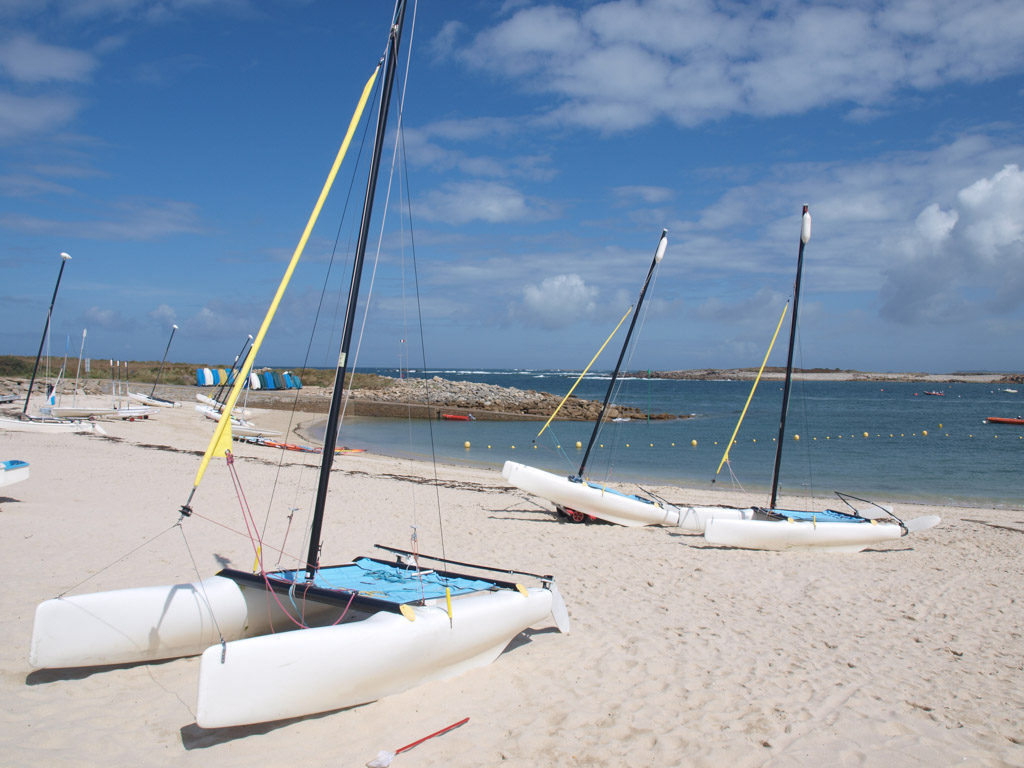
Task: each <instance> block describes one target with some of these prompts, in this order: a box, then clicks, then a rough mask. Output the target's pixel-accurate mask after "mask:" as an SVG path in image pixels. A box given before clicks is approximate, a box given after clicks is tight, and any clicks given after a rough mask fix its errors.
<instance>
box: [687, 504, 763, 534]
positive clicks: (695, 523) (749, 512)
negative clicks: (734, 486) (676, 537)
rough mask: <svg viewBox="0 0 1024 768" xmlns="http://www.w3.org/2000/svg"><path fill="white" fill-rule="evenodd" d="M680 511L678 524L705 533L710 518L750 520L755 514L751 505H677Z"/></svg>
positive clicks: (689, 529) (688, 529) (695, 531)
mask: <svg viewBox="0 0 1024 768" xmlns="http://www.w3.org/2000/svg"><path fill="white" fill-rule="evenodd" d="M676 509H677V510H678V511H679V522H678V523H677V525H678V526H679V527H680V528H682V529H684V530H687V531H693V532H694V533H704V529H705V528H706V527H707V524H708V521H709V520H749V519H750V518H751V517H753V516H754V510H753V509H752V508H751V507H747V508H745V509H739V508H737V507H676Z"/></svg>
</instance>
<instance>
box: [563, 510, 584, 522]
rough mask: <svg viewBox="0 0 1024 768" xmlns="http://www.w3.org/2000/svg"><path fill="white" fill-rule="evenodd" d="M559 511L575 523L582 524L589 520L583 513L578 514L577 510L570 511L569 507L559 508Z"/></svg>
mask: <svg viewBox="0 0 1024 768" xmlns="http://www.w3.org/2000/svg"><path fill="white" fill-rule="evenodd" d="M558 511H559V512H561V513H562V514H563V515H565V516H566V517H568V518H569V519H570V520H572V521H573V522H574V523H582V522H584V521H585V520H586V519H587V516H586V515H585V514H584V513H583V512H578V511H577V510H575V509H570V508H569V507H559V508H558Z"/></svg>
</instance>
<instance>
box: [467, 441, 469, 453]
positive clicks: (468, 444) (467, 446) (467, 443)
mask: <svg viewBox="0 0 1024 768" xmlns="http://www.w3.org/2000/svg"><path fill="white" fill-rule="evenodd" d="M466 450H467V451H468V450H469V440H467V441H466Z"/></svg>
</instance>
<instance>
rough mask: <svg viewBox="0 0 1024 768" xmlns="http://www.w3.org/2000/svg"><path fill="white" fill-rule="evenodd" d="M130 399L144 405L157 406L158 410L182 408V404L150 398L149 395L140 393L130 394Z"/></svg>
mask: <svg viewBox="0 0 1024 768" xmlns="http://www.w3.org/2000/svg"><path fill="white" fill-rule="evenodd" d="M128 397H129V398H130V399H131V400H134V401H135V402H137V403H142V404H143V405H152V406H155V407H157V408H180V407H181V403H178V402H175V401H173V400H163V399H161V398H159V397H150V396H149V395H144V394H142V393H140V392H129V393H128Z"/></svg>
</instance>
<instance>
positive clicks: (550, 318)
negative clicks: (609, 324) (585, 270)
mask: <svg viewBox="0 0 1024 768" xmlns="http://www.w3.org/2000/svg"><path fill="white" fill-rule="evenodd" d="M597 294H598V290H597V288H595V287H592V286H589V285H587V284H586V283H585V282H584V280H583V278H582V277H580V276H579V275H557V276H555V277H548V278H545V279H544V280H543V281H541V282H540V283H539V284H538V285H528V286H526V288H524V289H523V304H522V315H523V317H524V319H526V321H527V322H530V323H531V324H534V325H539V326H540V327H542V328H545V329H547V330H555V329H558V328H565V327H566V326H569V325H572V324H573V323H575V322H578V321H579V320H580V319H581V318H583V317H586V316H587V315H590V314H591V313H593V311H594V309H595V308H596V306H597V303H596V302H597Z"/></svg>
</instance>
